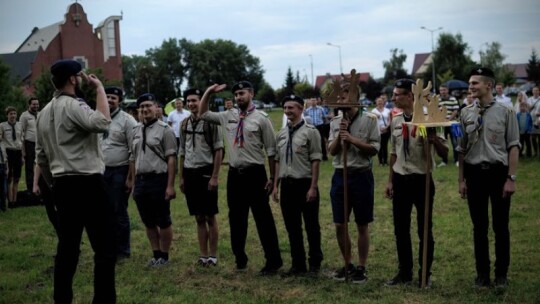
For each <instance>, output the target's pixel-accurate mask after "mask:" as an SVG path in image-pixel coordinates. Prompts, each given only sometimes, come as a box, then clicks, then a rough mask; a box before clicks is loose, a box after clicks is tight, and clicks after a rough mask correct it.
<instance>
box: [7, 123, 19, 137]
mask: <svg viewBox="0 0 540 304" xmlns="http://www.w3.org/2000/svg"><path fill="white" fill-rule="evenodd" d="M7 123H8V125H9V126H10V127H11V139H12V140H13V141H16V140H17V134H15V133H16V130H15V125H16V124H17V122H15V123H14V124H11V123H10V122H9V121H8V122H7Z"/></svg>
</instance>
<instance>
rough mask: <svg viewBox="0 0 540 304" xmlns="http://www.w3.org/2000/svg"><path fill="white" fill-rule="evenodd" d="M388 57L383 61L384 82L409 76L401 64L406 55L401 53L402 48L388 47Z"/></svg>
mask: <svg viewBox="0 0 540 304" xmlns="http://www.w3.org/2000/svg"><path fill="white" fill-rule="evenodd" d="M390 54H391V56H390V59H389V60H385V61H383V67H384V80H383V81H384V83H385V84H388V83H390V82H394V81H395V80H397V79H400V78H406V77H409V75H408V74H407V71H406V70H405V68H403V64H404V63H405V61H406V60H407V55H406V54H405V53H403V50H398V49H397V48H395V49H390Z"/></svg>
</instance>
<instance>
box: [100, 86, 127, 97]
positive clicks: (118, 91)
mask: <svg viewBox="0 0 540 304" xmlns="http://www.w3.org/2000/svg"><path fill="white" fill-rule="evenodd" d="M105 94H111V95H116V96H118V98H120V100H122V97H123V96H124V91H122V89H120V88H119V87H106V88H105Z"/></svg>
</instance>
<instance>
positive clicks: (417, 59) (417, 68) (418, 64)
mask: <svg viewBox="0 0 540 304" xmlns="http://www.w3.org/2000/svg"><path fill="white" fill-rule="evenodd" d="M430 55H431V53H419V54H415V55H414V62H413V68H412V73H411V74H412V75H416V74H419V73H424V72H425V71H423V70H422V69H421V68H422V66H423V65H424V64H426V65H427V64H429V62H426V61H428V58H429V57H430Z"/></svg>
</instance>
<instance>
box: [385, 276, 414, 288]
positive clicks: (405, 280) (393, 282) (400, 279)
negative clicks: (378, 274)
mask: <svg viewBox="0 0 540 304" xmlns="http://www.w3.org/2000/svg"><path fill="white" fill-rule="evenodd" d="M411 283H412V275H411V276H405V275H403V274H401V273H398V274H397V275H396V276H395V277H393V278H392V279H390V280H388V281H386V283H384V285H386V286H397V285H409V284H411Z"/></svg>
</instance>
